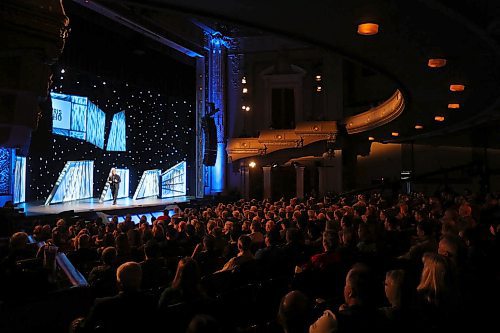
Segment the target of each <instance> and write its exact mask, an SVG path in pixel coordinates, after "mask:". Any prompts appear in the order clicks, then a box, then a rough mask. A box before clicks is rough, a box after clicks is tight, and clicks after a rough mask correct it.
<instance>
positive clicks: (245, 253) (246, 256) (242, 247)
mask: <svg viewBox="0 0 500 333" xmlns="http://www.w3.org/2000/svg"><path fill="white" fill-rule="evenodd" d="M251 246H252V240H251V239H250V237H249V236H247V235H242V236H240V238H239V239H238V251H239V252H238V255H237V256H236V257H233V258H231V259H230V260H229V261H228V262H227V263H226V264H225V265H224V267H222V269H221V271H230V270H233V269H235V268H236V267H239V266H241V265H242V264H244V263H246V262H249V261H251V260H254V259H255V257H254V255H253V254H252V251H251V250H250V248H251Z"/></svg>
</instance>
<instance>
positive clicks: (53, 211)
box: [17, 196, 194, 216]
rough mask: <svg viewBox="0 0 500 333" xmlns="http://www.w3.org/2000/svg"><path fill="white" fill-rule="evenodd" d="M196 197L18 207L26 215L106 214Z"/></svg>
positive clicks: (39, 203) (28, 204) (35, 203)
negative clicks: (63, 213) (69, 212)
mask: <svg viewBox="0 0 500 333" xmlns="http://www.w3.org/2000/svg"><path fill="white" fill-rule="evenodd" d="M191 199H194V197H190V196H181V197H175V198H168V199H158V198H154V197H152V198H144V199H138V200H133V199H132V198H123V199H118V200H117V201H116V205H113V202H112V201H104V202H103V203H99V199H96V198H91V199H82V200H76V201H71V202H64V203H58V204H52V205H49V206H45V205H44V202H43V201H38V202H26V203H22V204H19V205H17V207H18V208H23V209H24V212H25V213H26V216H38V215H57V214H60V213H62V212H66V211H71V210H72V211H74V212H75V213H79V212H88V211H94V212H103V213H105V214H106V212H107V211H117V210H121V209H131V208H139V207H145V208H147V207H155V206H163V205H164V206H166V205H173V204H175V203H179V202H189V201H190V200H191Z"/></svg>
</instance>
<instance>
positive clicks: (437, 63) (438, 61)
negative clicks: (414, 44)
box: [427, 58, 446, 68]
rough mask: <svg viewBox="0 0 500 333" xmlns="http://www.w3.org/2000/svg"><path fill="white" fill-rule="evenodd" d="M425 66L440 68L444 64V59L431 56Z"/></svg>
mask: <svg viewBox="0 0 500 333" xmlns="http://www.w3.org/2000/svg"><path fill="white" fill-rule="evenodd" d="M427 66H429V67H431V68H441V67H444V66H446V59H444V58H431V59H429V61H428V62H427Z"/></svg>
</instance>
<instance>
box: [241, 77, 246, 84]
mask: <svg viewBox="0 0 500 333" xmlns="http://www.w3.org/2000/svg"><path fill="white" fill-rule="evenodd" d="M241 83H243V84H246V83H247V78H246V76H243V78H242V79H241Z"/></svg>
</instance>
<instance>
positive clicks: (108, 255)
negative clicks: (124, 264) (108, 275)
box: [101, 246, 116, 266]
mask: <svg viewBox="0 0 500 333" xmlns="http://www.w3.org/2000/svg"><path fill="white" fill-rule="evenodd" d="M101 261H102V262H103V263H104V264H105V265H107V266H113V265H114V264H115V262H116V249H115V248H114V247H112V246H108V247H107V248H105V249H104V250H103V251H102V253H101Z"/></svg>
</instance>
